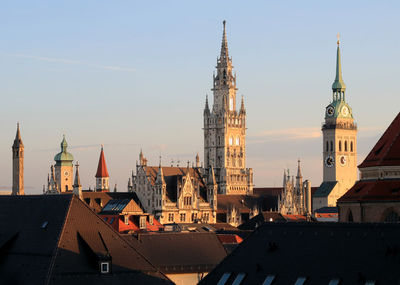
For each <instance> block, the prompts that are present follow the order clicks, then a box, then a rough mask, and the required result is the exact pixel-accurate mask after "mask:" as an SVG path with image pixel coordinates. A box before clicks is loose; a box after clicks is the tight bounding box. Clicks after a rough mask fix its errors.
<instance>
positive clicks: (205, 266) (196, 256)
mask: <svg viewBox="0 0 400 285" xmlns="http://www.w3.org/2000/svg"><path fill="white" fill-rule="evenodd" d="M125 238H126V239H127V240H129V241H130V242H131V243H132V244H133V245H134V246H136V245H137V244H140V250H141V252H143V254H144V255H145V256H146V257H147V258H148V259H149V260H150V262H151V263H152V264H154V265H155V266H156V267H157V268H158V269H159V270H160V271H162V272H164V273H165V274H168V273H191V272H209V271H211V270H212V269H213V268H214V267H215V266H216V265H217V264H218V263H220V262H221V261H222V259H224V258H225V256H226V251H225V249H224V247H223V246H222V244H221V242H220V241H219V240H218V238H217V235H216V234H215V233H174V232H164V233H153V234H139V235H138V236H137V237H134V236H132V235H125Z"/></svg>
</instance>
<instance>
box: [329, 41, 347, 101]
mask: <svg viewBox="0 0 400 285" xmlns="http://www.w3.org/2000/svg"><path fill="white" fill-rule="evenodd" d="M332 90H333V92H335V93H337V92H340V93H342V92H344V91H345V90H346V84H344V81H343V78H342V65H341V59H340V40H339V34H338V40H337V54H336V77H335V81H334V82H333V84H332ZM340 98H342V97H340Z"/></svg>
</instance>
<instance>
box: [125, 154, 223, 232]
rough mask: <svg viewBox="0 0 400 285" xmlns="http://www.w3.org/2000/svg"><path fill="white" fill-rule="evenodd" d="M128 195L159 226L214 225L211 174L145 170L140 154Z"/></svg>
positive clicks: (214, 194)
mask: <svg viewBox="0 0 400 285" xmlns="http://www.w3.org/2000/svg"><path fill="white" fill-rule="evenodd" d="M128 191H133V192H135V193H136V194H137V196H138V197H139V199H140V201H141V203H142V206H143V208H144V209H145V212H146V213H151V214H154V216H155V217H156V218H157V219H158V221H159V222H160V223H162V224H166V223H191V222H204V223H215V222H216V210H217V183H216V180H215V175H214V170H213V168H212V167H211V168H210V169H209V170H208V172H205V170H204V169H203V168H199V167H189V166H188V167H163V166H161V164H160V165H159V166H148V165H147V159H146V158H145V157H144V155H143V153H142V152H140V155H139V163H137V165H136V175H134V174H133V173H132V178H131V179H129V182H128Z"/></svg>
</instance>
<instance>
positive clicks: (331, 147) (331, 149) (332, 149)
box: [331, 141, 333, 151]
mask: <svg viewBox="0 0 400 285" xmlns="http://www.w3.org/2000/svg"><path fill="white" fill-rule="evenodd" d="M331 151H333V141H331Z"/></svg>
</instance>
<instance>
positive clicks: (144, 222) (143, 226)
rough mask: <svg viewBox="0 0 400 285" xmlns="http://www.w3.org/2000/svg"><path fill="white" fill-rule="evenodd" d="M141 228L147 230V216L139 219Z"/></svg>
mask: <svg viewBox="0 0 400 285" xmlns="http://www.w3.org/2000/svg"><path fill="white" fill-rule="evenodd" d="M139 227H140V228H141V229H145V228H146V216H141V217H140V219H139Z"/></svg>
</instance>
